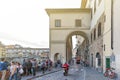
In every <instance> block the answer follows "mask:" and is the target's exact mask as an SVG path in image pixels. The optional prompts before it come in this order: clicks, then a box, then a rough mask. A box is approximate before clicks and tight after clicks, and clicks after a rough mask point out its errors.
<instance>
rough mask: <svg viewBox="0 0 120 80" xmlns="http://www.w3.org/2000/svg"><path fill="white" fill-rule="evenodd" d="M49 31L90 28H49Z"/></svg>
mask: <svg viewBox="0 0 120 80" xmlns="http://www.w3.org/2000/svg"><path fill="white" fill-rule="evenodd" d="M50 30H90V28H85V27H83V28H61V27H60V28H58V27H57V28H56V27H55V28H50Z"/></svg>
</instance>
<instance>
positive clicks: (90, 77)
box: [84, 67, 114, 80]
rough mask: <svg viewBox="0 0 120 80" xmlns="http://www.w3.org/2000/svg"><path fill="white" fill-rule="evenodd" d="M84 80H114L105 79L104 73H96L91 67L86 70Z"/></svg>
mask: <svg viewBox="0 0 120 80" xmlns="http://www.w3.org/2000/svg"><path fill="white" fill-rule="evenodd" d="M84 76H85V79H84V80H114V79H109V78H107V77H104V75H103V73H101V72H98V71H96V70H95V69H92V68H90V67H85V68H84Z"/></svg>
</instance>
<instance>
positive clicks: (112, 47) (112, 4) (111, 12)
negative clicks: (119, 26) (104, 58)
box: [111, 0, 113, 50]
mask: <svg viewBox="0 0 120 80" xmlns="http://www.w3.org/2000/svg"><path fill="white" fill-rule="evenodd" d="M111 49H112V50H113V0H111Z"/></svg>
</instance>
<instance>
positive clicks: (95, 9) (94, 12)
mask: <svg viewBox="0 0 120 80" xmlns="http://www.w3.org/2000/svg"><path fill="white" fill-rule="evenodd" d="M95 12H96V0H95V2H94V13H95Z"/></svg>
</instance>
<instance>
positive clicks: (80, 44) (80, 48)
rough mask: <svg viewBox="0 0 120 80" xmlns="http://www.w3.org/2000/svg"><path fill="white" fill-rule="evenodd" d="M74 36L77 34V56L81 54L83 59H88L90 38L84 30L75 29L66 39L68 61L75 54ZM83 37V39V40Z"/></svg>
mask: <svg viewBox="0 0 120 80" xmlns="http://www.w3.org/2000/svg"><path fill="white" fill-rule="evenodd" d="M72 36H76V46H75V49H76V56H78V55H79V56H81V57H82V59H84V60H86V59H87V57H88V44H89V40H88V37H87V34H86V33H85V32H83V31H74V32H71V33H70V34H69V35H68V36H67V39H66V61H70V60H71V59H72V56H73V54H72V53H73V52H72V51H73V44H72V42H73V41H72ZM81 38H83V40H82V41H81Z"/></svg>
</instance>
